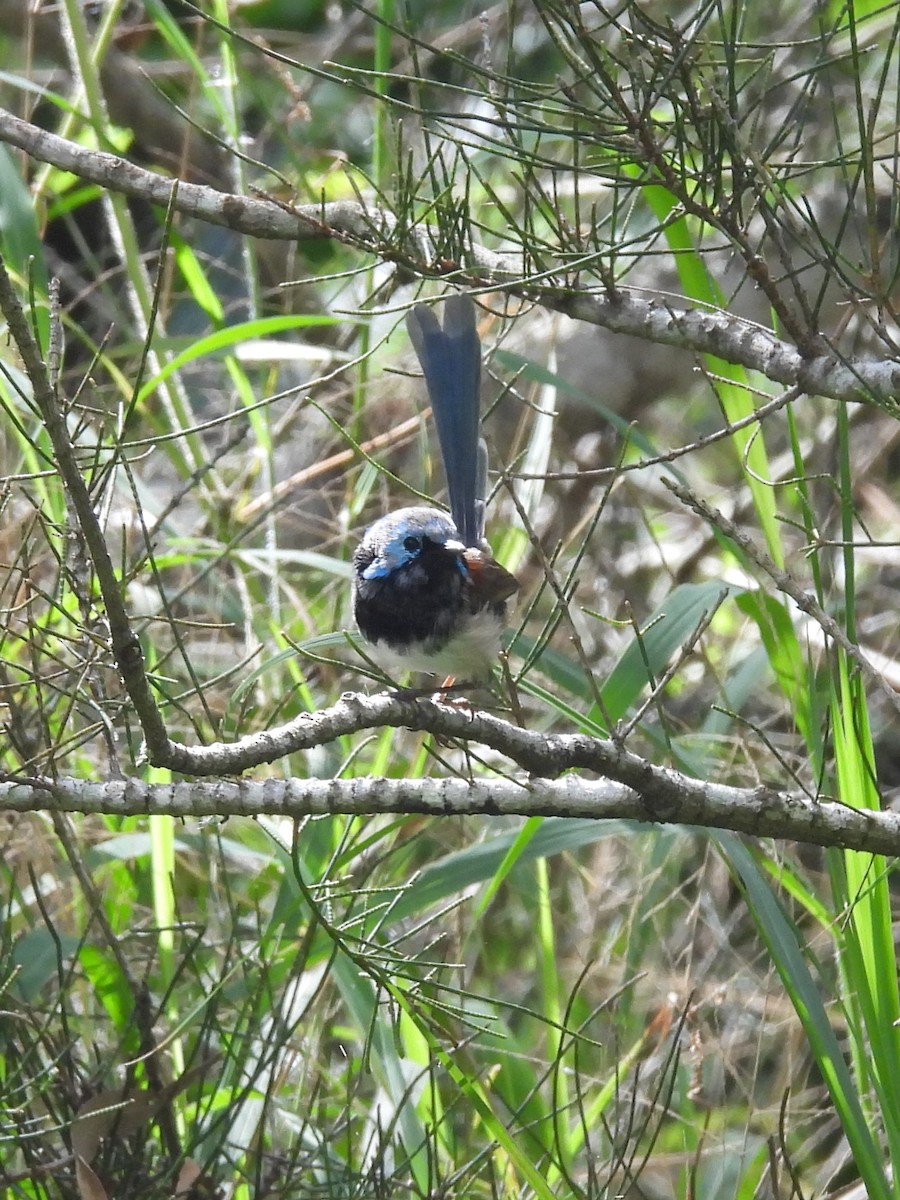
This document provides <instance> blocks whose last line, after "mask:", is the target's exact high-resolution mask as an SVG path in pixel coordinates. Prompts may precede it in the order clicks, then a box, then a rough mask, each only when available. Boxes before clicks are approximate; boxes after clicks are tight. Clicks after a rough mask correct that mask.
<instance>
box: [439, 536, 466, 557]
mask: <svg viewBox="0 0 900 1200" xmlns="http://www.w3.org/2000/svg"><path fill="white" fill-rule="evenodd" d="M444 549H445V550H449V551H450V553H451V554H463V553H465V549H466V548H465V546H464V545H463V544H462V542H457V541H454V540H453V539H452V538H451V539H450V541H448V542H444Z"/></svg>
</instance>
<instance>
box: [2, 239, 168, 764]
mask: <svg viewBox="0 0 900 1200" xmlns="http://www.w3.org/2000/svg"><path fill="white" fill-rule="evenodd" d="M57 307H58V293H57V292H56V289H53V290H52V291H51V308H52V309H56V308H57ZM0 312H2V314H3V316H4V318H5V319H6V323H7V325H8V326H9V332H10V334H11V336H12V338H13V340H14V342H15V343H16V346H17V348H18V351H19V353H20V354H21V356H22V363H23V365H24V367H25V371H26V374H27V375H28V378H29V380H30V381H31V387H32V392H33V394H34V402H35V404H36V405H37V407H38V409H39V411H40V414H41V418H42V420H43V422H44V425H45V427H46V429H47V434H48V436H49V438H50V441H51V443H52V445H53V453H54V455H55V457H56V466H57V469H58V471H59V474H60V478H61V479H62V481H63V484H64V486H65V489H66V495H67V497H68V500H69V503H70V504H71V506H72V509H73V510H74V514H75V517H76V519H77V521H78V525H79V527H80V529H81V532H82V534H83V535H84V540H85V543H86V544H87V547H88V551H89V553H90V556H91V561H92V563H93V566H94V570H95V571H96V573H97V583H98V585H99V588H100V593H101V595H102V597H103V604H104V607H105V609H106V618H107V621H108V623H109V635H110V643H111V645H112V651H113V656H114V658H115V660H116V665H117V667H118V668H119V672H120V674H121V676H122V682H123V683H124V685H125V688H126V691H127V692H128V695H129V697H130V698H131V701H132V703H133V704H134V707H135V710H136V711H137V714H138V718H139V720H140V722H141V728H142V729H143V731H144V737H145V738H146V741H147V749H148V753H162V752H164V751H165V748H166V747H167V746H168V744H169V736H168V734H167V733H166V727H165V725H164V724H163V719H162V716H161V715H160V711H159V709H158V708H157V706H156V701H155V699H154V697H153V693H152V691H151V689H150V684H149V681H148V679H147V675H146V672H145V671H144V656H143V652H142V651H141V644H140V641H139V640H138V636H137V634H136V633H135V632H134V630H133V629H132V627H131V622H130V621H129V619H128V613H127V611H126V609H125V604H124V601H123V599H122V592H121V587H120V583H119V579H118V576H117V575H116V571H115V568H114V567H113V564H112V559H111V558H110V556H109V551H108V549H107V548H106V542H105V540H104V537H103V531H102V529H101V528H100V522H99V521H98V520H97V514H96V513H95V512H94V506H93V504H92V503H91V496H90V492H89V491H88V488H87V485H86V483H85V482H84V478H83V476H82V474H81V469H80V467H79V465H78V458H77V455H76V452H75V447H74V446H73V444H72V441H71V438H70V437H69V431H68V428H67V427H66V419H65V417H64V416H63V413H62V409H61V407H60V404H59V398H58V396H57V394H56V389H55V388H54V386H53V384H52V383H51V380H50V374H49V372H48V369H47V366H46V364H45V362H44V358H43V354H42V351H41V347H40V346H39V345H38V343H37V342H36V341H35V338H34V335H33V333H32V331H31V326H30V324H29V323H28V320H27V318H26V316H25V313H24V311H23V309H22V306H21V304H20V303H19V298H18V296H17V295H16V291H15V288H14V287H13V284H12V280H11V279H10V277H9V275H8V273H7V270H6V263H5V262H4V260H3V258H2V256H0ZM51 316H52V320H53V321H54V322H58V320H59V313H58V312H57V311H53V312H52V314H51ZM55 336H56V335H54V337H55ZM55 356H56V351H55V350H54V351H53V354H52V356H51V355H50V354H49V353H48V357H52V358H55ZM54 369H55V368H54Z"/></svg>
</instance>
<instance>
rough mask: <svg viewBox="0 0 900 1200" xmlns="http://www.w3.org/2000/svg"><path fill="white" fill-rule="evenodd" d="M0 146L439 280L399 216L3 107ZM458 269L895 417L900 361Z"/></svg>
mask: <svg viewBox="0 0 900 1200" xmlns="http://www.w3.org/2000/svg"><path fill="white" fill-rule="evenodd" d="M0 141H3V142H6V143H8V144H9V145H11V146H17V147H18V148H19V149H20V150H24V151H25V152H26V153H27V154H30V155H31V156H32V157H33V158H36V159H39V160H40V161H41V162H49V163H52V164H53V165H54V166H57V167H60V168H61V169H62V170H66V171H72V172H73V173H74V174H76V175H78V176H79V177H80V178H82V179H87V180H90V181H91V182H93V183H96V184H99V185H100V186H101V187H105V188H109V189H110V190H112V191H115V192H120V193H122V194H123V195H126V196H132V197H139V198H141V199H144V200H148V201H151V202H153V203H156V204H159V205H162V206H166V205H168V204H169V202H170V200H171V199H172V191H173V188H176V187H177V194H176V196H175V199H174V207H175V209H177V211H179V212H181V213H185V214H187V215H190V216H193V217H197V218H200V219H201V220H204V221H209V222H211V223H212V224H215V225H224V226H227V227H228V228H229V229H233V230H235V231H236V232H238V233H245V234H249V235H251V236H254V237H258V238H273V239H287V240H290V241H302V240H309V239H312V238H336V239H340V240H342V241H347V242H350V243H352V244H354V245H358V246H361V247H362V246H364V247H366V248H367V249H370V250H374V251H375V252H376V253H379V254H381V255H382V257H384V258H386V259H389V260H396V259H400V260H402V261H403V262H405V263H406V265H407V266H409V267H410V268H411V269H415V270H417V271H418V272H420V273H421V274H423V275H437V274H440V273H441V272H440V269H439V267H438V266H437V265H436V263H435V261H434V259H435V252H434V245H435V242H434V240H433V238H432V234H431V230H430V228H429V227H428V226H416V227H408V228H405V230H404V232H403V235H402V240H403V243H404V244H398V239H399V238H400V236H401V235H400V226H399V223H398V221H397V219H396V217H395V216H394V215H393V214H391V213H388V212H385V211H383V210H382V209H379V208H376V207H367V206H364V205H362V204H359V203H356V202H353V201H334V202H331V203H328V204H326V203H324V202H323V203H322V204H307V205H297V206H289V205H281V204H276V203H275V202H274V201H270V200H261V199H250V198H249V197H246V196H237V195H233V194H230V193H226V192H220V191H216V190H215V189H213V188H209V187H203V186H201V185H199V184H195V183H185V182H179V181H175V180H172V179H170V178H168V177H166V176H164V175H160V174H157V173H156V172H153V171H146V170H143V169H142V168H141V167H137V166H135V165H134V164H132V163H129V162H126V161H125V160H124V159H122V158H119V157H117V156H116V155H114V154H107V153H104V152H103V151H99V150H88V149H85V148H84V147H83V146H78V145H76V144H75V143H74V142H69V141H66V140H65V139H64V138H60V137H57V136H56V135H55V134H52V133H48V132H47V131H46V130H43V129H40V128H38V127H37V126H36V125H31V124H29V122H27V121H22V120H20V119H19V118H18V117H15V116H13V114H12V113H10V112H7V111H6V110H4V109H0ZM462 265H464V267H465V269H466V271H467V272H468V278H469V281H470V282H471V283H472V284H473V285H475V286H479V285H489V284H494V285H497V286H501V285H502V286H503V287H504V289H505V290H507V291H508V292H510V293H511V294H514V295H518V296H523V297H527V298H528V299H531V300H533V301H535V302H537V303H539V304H542V305H544V306H545V307H546V308H549V309H553V310H555V311H557V312H563V313H566V314H568V315H569V316H571V317H573V318H575V319H576V320H579V321H586V322H589V323H590V324H593V325H600V326H602V327H604V328H605V329H609V330H612V331H613V332H615V333H626V334H630V335H632V336H633V337H639V338H644V339H645V340H647V341H651V342H658V343H661V344H662V345H666V346H673V347H678V348H680V349H686V350H692V351H694V352H696V353H698V354H712V355H716V356H717V357H719V358H722V359H724V360H725V361H727V362H730V363H734V364H736V365H739V366H742V367H746V368H747V369H748V370H753V371H759V372H760V373H761V374H762V375H764V376H766V377H767V378H768V379H771V380H773V381H774V382H776V383H780V384H784V385H785V386H789V387H798V388H800V389H801V390H802V391H804V392H808V393H811V394H814V395H820V396H829V397H831V398H832V399H834V400H841V401H874V402H876V403H878V404H880V405H881V406H882V407H885V408H888V409H889V410H890V411H892V412H896V411H897V400H898V396H900V362H896V361H894V360H891V359H888V360H874V359H855V360H845V361H841V360H840V359H838V358H837V357H834V356H831V355H820V356H816V357H804V356H803V355H802V354H801V353H800V351H799V350H798V349H797V348H796V346H793V345H791V344H790V343H789V342H785V341H782V340H781V339H779V338H777V337H776V336H775V335H774V334H773V333H772V332H770V331H769V330H766V329H764V328H762V327H761V326H758V325H754V324H752V323H750V322H746V321H742V320H740V319H739V318H737V317H735V316H732V315H731V314H729V313H721V312H707V311H703V310H701V309H686V308H679V307H677V306H675V305H670V304H668V303H661V302H659V301H647V300H643V299H639V298H637V297H634V296H627V295H624V294H617V295H616V296H613V297H610V296H606V295H597V294H593V293H589V292H585V291H578V290H577V289H573V288H569V287H565V288H561V287H558V286H556V287H552V286H547V280H546V276H542V277H541V280H540V281H536V282H530V281H529V280H528V278H527V277H525V276H524V275H523V274H522V271H521V264H520V263H518V262H517V261H516V259H515V257H514V256H511V255H508V254H496V253H493V252H492V251H490V250H488V249H486V248H485V247H484V246H480V245H478V244H471V245H470V246H469V248H468V250H467V259H466V262H465V264H462Z"/></svg>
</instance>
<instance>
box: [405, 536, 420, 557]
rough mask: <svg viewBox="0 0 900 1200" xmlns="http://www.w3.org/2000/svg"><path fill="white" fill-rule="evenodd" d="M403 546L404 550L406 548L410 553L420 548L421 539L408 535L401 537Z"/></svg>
mask: <svg viewBox="0 0 900 1200" xmlns="http://www.w3.org/2000/svg"><path fill="white" fill-rule="evenodd" d="M403 548H404V550H408V551H409V552H410V554H412V553H413V552H414V551H416V550H421V549H422V539H421V538H420V537H413V536H412V535H410V536H409V537H408V538H404V539H403Z"/></svg>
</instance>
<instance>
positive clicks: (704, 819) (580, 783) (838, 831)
mask: <svg viewBox="0 0 900 1200" xmlns="http://www.w3.org/2000/svg"><path fill="white" fill-rule="evenodd" d="M377 701H379V702H381V705H382V706H383V705H385V704H387V705H390V704H394V703H397V702H396V701H392V700H390V699H389V698H385V697H378V698H377ZM342 703H344V704H346V703H347V701H344V702H342ZM369 703H370V704H375V709H374V710H373V712H376V713H378V714H379V717H378V720H379V723H383V718H384V709H383V707H379V705H378V703H376V701H370V702H369ZM340 707H341V706H340V705H338V706H336V709H333V710H331V714H332V717H333V716H334V714H335V712H336V710H337V709H338V708H340ZM434 707H435V706H432V705H425V706H423V710H422V711H423V713H424V714H427V715H429V716H430V717H433V718H434V723H435V724H442V723H443V720H444V717H445V716H446V714H447V711H448V710H444V711H443V712H442V713H441V714H439V715H438V714H435V713H434V712H431V711H430V710H431V709H433V708H434ZM350 708H351V710H352V709H353V708H355V700H354V704H353V705H350ZM364 711H365V706H363V707H362V708H360V709H359V711H358V714H357V715H358V716H359V717H361V716H362V713H363V712H364ZM456 715H457V716H458V717H459V718H460V720H465V719H466V718H465V717H463V716H461V715H460V714H456ZM327 716H328V714H322V713H320V714H316V716H315V717H314V718H311V719H312V720H317V719H318V718H319V717H327ZM478 720H479V721H480V718H478ZM501 724H502V723H501ZM357 727H362V726H357ZM532 736H533V735H532ZM549 740H550V741H553V742H559V741H563V742H564V741H566V740H567V739H549ZM570 740H571V739H570ZM583 740H584V741H588V742H589V741H590V740H591V739H583ZM601 745H604V744H602V743H601ZM606 745H607V747H608V744H606ZM207 749H208V750H209V751H214V750H215V748H213V747H207ZM561 750H562V747H561V746H556V747H555V748H554V751H553V753H556V754H560V753H561ZM619 753H620V754H621V758H622V761H623V763H625V765H626V770H625V772H624V773H626V774H633V775H634V776H635V784H636V786H635V787H630V786H628V785H626V784H625V783H622V782H613V781H611V780H599V781H597V780H585V779H582V778H579V777H575V776H567V777H566V778H565V779H559V780H548V779H530V780H523V781H521V782H517V781H514V780H509V779H491V780H479V781H477V782H473V783H469V782H467V781H466V780H464V779H456V778H451V779H366V778H362V779H330V780H325V779H264V780H250V779H241V780H234V781H225V780H217V781H216V782H214V783H202V782H198V781H194V782H189V783H174V784H148V783H145V782H144V781H143V780H139V779H126V780H116V781H113V782H109V783H95V782H92V781H89V780H84V779H59V780H30V781H28V782H21V783H20V782H16V781H15V780H9V781H6V782H0V811H6V812H28V811H30V810H33V809H35V808H44V809H51V810H53V811H56V812H84V813H100V812H103V813H110V814H113V815H115V816H118V817H125V816H141V815H144V814H146V813H154V814H165V815H167V816H171V817H213V816H217V817H226V816H245V817H247V816H250V817H252V816H259V815H269V816H282V817H284V816H288V817H293V818H295V819H300V818H302V817H307V816H323V815H327V814H352V815H373V814H378V813H381V814H386V813H421V814H425V815H429V816H464V815H469V816H471V815H481V816H490V817H497V816H523V817H535V816H543V817H578V818H581V819H590V820H598V821H599V820H602V821H611V820H630V821H638V822H641V823H654V824H680V825H700V826H706V827H709V828H714V829H728V830H733V831H736V832H738V833H744V834H748V835H751V836H753V837H777V838H790V839H792V840H795V841H804V842H810V843H812V844H814V845H818V846H840V847H843V848H846V849H853V850H864V851H868V852H870V853H878V854H890V855H896V854H898V853H900V813H895V812H878V813H876V812H872V811H870V810H868V809H854V808H848V807H846V806H845V805H843V804H835V803H833V802H829V801H818V800H815V799H811V798H809V797H807V796H802V795H798V794H796V793H789V792H780V791H775V790H773V789H770V788H765V787H757V788H735V787H726V786H724V785H722V784H716V783H701V782H700V781H699V780H696V779H690V778H688V777H687V776H684V775H680V774H679V773H678V772H677V771H666V770H663V769H662V768H656V767H651V766H650V765H649V764H648V763H643V762H642V761H641V760H640V759H637V758H636V756H634V755H627V754H625V753H624V752H619ZM601 757H602V754H601ZM629 762H630V766H629V765H628V764H629Z"/></svg>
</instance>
